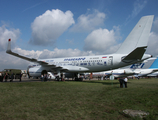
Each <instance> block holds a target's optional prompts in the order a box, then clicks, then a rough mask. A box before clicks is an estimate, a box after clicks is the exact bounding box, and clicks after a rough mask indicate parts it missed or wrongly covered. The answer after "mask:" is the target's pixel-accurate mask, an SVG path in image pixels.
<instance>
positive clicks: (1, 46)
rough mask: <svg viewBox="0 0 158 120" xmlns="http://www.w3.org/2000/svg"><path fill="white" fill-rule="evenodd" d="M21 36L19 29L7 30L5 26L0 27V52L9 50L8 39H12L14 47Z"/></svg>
mask: <svg viewBox="0 0 158 120" xmlns="http://www.w3.org/2000/svg"><path fill="white" fill-rule="evenodd" d="M19 35H20V30H19V29H13V28H10V29H7V28H6V26H5V25H3V26H1V27H0V51H3V50H6V49H7V44H8V39H9V38H11V39H12V44H13V46H14V43H15V42H16V40H17V39H18V37H19Z"/></svg>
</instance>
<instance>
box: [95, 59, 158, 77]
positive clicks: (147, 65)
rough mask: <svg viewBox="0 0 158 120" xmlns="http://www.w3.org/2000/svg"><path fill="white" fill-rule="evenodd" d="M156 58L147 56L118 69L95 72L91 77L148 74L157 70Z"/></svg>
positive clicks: (139, 75)
mask: <svg viewBox="0 0 158 120" xmlns="http://www.w3.org/2000/svg"><path fill="white" fill-rule="evenodd" d="M157 63H158V58H149V59H147V60H145V61H143V62H142V63H136V64H132V65H131V66H126V67H123V68H119V69H114V70H109V71H104V72H95V73H93V77H104V78H110V76H114V78H115V79H116V78H121V77H128V76H135V77H143V76H147V75H148V74H151V73H154V72H157V71H158V64H157Z"/></svg>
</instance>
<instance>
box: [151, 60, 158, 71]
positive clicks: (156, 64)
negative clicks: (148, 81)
mask: <svg viewBox="0 0 158 120" xmlns="http://www.w3.org/2000/svg"><path fill="white" fill-rule="evenodd" d="M149 68H150V69H154V68H156V69H158V58H156V59H155V60H154V61H153V62H152V65H151V66H150V67H149Z"/></svg>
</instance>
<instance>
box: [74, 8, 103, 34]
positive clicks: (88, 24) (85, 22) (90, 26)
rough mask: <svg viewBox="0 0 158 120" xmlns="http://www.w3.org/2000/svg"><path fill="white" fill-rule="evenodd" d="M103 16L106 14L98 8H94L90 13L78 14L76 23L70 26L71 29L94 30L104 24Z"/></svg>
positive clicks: (80, 30)
mask: <svg viewBox="0 0 158 120" xmlns="http://www.w3.org/2000/svg"><path fill="white" fill-rule="evenodd" d="M105 17H106V15H105V14H104V13H102V12H99V11H98V10H94V12H93V13H92V14H82V15H81V16H79V18H78V22H77V24H75V25H74V26H73V27H72V28H71V31H74V32H85V31H91V30H94V29H95V28H96V27H98V26H101V25H103V24H104V20H105Z"/></svg>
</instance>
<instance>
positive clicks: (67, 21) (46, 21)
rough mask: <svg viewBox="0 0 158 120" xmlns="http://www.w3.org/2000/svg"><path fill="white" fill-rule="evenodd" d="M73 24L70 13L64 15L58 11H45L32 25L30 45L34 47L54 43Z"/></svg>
mask: <svg viewBox="0 0 158 120" xmlns="http://www.w3.org/2000/svg"><path fill="white" fill-rule="evenodd" d="M74 23H75V22H74V19H73V14H72V12H71V11H66V12H65V13H64V12H63V11H61V10H59V9H56V10H54V9H53V10H52V11H50V10H47V11H46V12H45V13H44V14H42V15H40V16H38V17H36V19H35V20H34V22H33V23H32V25H31V28H32V38H31V40H30V43H33V44H35V45H49V44H51V43H54V42H55V41H56V39H57V38H58V37H59V36H60V35H61V34H62V33H63V32H65V31H66V30H67V29H68V28H69V27H70V26H71V25H72V24H74Z"/></svg>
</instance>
